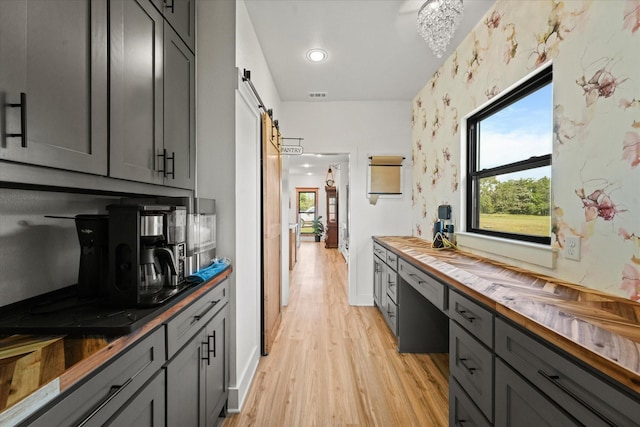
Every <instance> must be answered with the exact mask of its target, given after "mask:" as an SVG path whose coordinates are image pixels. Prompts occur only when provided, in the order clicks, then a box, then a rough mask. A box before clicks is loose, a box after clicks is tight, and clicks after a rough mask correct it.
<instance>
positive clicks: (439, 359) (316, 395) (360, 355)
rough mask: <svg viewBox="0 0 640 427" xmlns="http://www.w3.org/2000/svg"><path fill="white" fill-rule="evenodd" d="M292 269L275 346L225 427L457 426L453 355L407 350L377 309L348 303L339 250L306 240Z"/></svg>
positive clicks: (345, 269) (261, 362)
mask: <svg viewBox="0 0 640 427" xmlns="http://www.w3.org/2000/svg"><path fill="white" fill-rule="evenodd" d="M290 277H291V283H290V300H289V306H288V307H287V308H286V309H285V311H284V314H283V319H282V324H281V327H280V331H279V333H278V335H277V338H276V340H275V343H274V345H273V349H272V351H271V353H270V354H269V355H268V356H266V357H262V359H261V360H260V363H259V366H258V371H257V373H256V376H255V378H254V380H253V383H252V385H251V388H250V390H249V394H248V396H247V399H246V401H245V402H244V406H243V408H242V411H241V413H240V414H235V415H229V416H228V418H227V419H226V420H225V422H224V424H223V426H224V427H235V426H260V427H263V426H264V427H269V426H274V427H276V426H277V427H304V426H403V427H404V426H425V427H431V426H446V425H448V377H449V367H448V354H432V355H424V354H399V353H398V352H397V349H396V342H395V339H394V338H393V336H392V335H391V332H390V330H389V328H388V327H387V325H386V323H385V322H384V319H383V317H382V315H381V314H380V312H379V311H378V309H377V308H374V307H352V306H349V304H348V299H347V266H346V264H345V263H344V259H343V258H342V255H341V254H340V253H339V252H338V250H337V249H325V248H324V243H314V242H303V243H302V244H301V247H300V251H299V253H298V263H297V264H296V266H295V268H294V270H293V271H292V272H291V275H290Z"/></svg>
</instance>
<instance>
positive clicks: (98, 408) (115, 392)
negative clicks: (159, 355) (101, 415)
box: [78, 360, 153, 427]
mask: <svg viewBox="0 0 640 427" xmlns="http://www.w3.org/2000/svg"><path fill="white" fill-rule="evenodd" d="M152 363H153V360H149V361H148V362H147V363H145V364H144V366H143V367H142V368H140V369H139V370H138V372H136V373H135V374H133V376H132V377H131V378H129V379H128V380H126V381H125V382H124V383H122V384H121V385H112V386H111V388H110V389H109V393H108V394H107V396H106V397H105V398H104V399H103V400H102V401H101V402H100V403H98V404H97V405H96V406H95V407H94V409H93V411H91V413H90V414H89V415H88V416H87V417H86V418H85V419H84V420H82V422H81V423H80V424H78V427H82V426H84V425H86V424H87V423H89V422H90V421H91V418H93V417H94V415H96V414H97V413H98V412H100V411H101V410H102V408H104V407H105V406H107V405H108V404H109V402H111V401H112V400H113V399H115V398H116V396H117V395H118V394H120V392H121V391H122V390H124V389H125V388H127V386H128V385H129V384H131V381H133V379H134V378H135V377H137V376H138V374H139V373H140V372H142V371H144V370H145V369H146V368H148V367H149V365H151V364H152Z"/></svg>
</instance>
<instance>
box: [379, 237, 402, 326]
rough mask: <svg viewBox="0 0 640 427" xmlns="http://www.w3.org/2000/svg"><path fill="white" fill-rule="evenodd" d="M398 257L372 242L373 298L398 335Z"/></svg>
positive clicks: (388, 323)
mask: <svg viewBox="0 0 640 427" xmlns="http://www.w3.org/2000/svg"><path fill="white" fill-rule="evenodd" d="M397 269H398V257H397V256H396V255H395V254H394V253H393V252H391V251H387V250H386V249H385V248H384V247H383V246H382V245H380V244H378V243H375V242H374V243H373V299H374V302H375V303H376V305H377V306H378V308H379V309H380V312H381V313H382V315H383V316H384V320H385V321H386V322H387V325H388V326H389V329H391V332H393V335H394V336H398V311H399V310H398V273H397Z"/></svg>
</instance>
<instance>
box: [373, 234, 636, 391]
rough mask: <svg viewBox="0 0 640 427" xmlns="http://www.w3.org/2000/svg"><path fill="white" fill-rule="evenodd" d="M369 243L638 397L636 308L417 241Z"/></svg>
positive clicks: (399, 239) (401, 239)
mask: <svg viewBox="0 0 640 427" xmlns="http://www.w3.org/2000/svg"><path fill="white" fill-rule="evenodd" d="M374 240H375V241H377V242H378V243H381V244H382V245H383V246H385V247H386V248H387V249H390V250H391V251H393V252H395V253H396V254H398V255H399V256H401V257H403V258H405V259H407V260H408V261H409V262H411V263H412V264H414V265H416V266H419V267H422V269H424V270H425V271H428V272H429V273H432V274H433V275H434V276H436V277H438V278H440V279H441V280H443V281H444V282H446V283H447V284H449V285H450V286H452V287H453V288H456V289H458V290H460V291H461V292H463V293H465V294H467V295H468V296H470V297H472V298H474V299H476V300H478V301H480V302H482V303H484V304H485V305H487V306H489V307H490V308H492V309H494V310H495V312H496V313H498V314H499V315H502V316H503V317H505V318H508V319H510V320H511V321H513V322H515V323H517V324H519V325H521V326H522V327H523V328H525V329H527V330H528V331H530V332H532V333H534V334H536V335H538V336H540V337H541V338H543V339H545V340H547V341H549V342H550V343H552V344H555V345H556V346H557V347H559V348H561V349H562V350H564V351H566V352H567V353H569V354H571V355H573V356H574V357H576V358H577V359H580V360H581V361H583V362H584V363H586V364H587V365H589V366H591V367H593V368H595V369H597V370H599V371H601V372H603V373H604V374H606V375H608V376H610V377H612V378H614V379H616V380H617V381H619V382H620V383H622V384H624V385H625V386H627V387H629V388H631V389H632V390H634V391H636V392H638V393H640V321H639V319H640V304H638V303H636V302H634V301H630V300H628V299H624V298H620V297H616V296H613V295H609V294H606V293H604V292H600V291H597V290H594V289H589V288H586V287H583V286H579V285H576V284H572V283H568V282H564V281H562V280H559V279H556V278H552V277H549V276H543V275H539V274H536V273H533V272H530V271H527V270H523V269H520V268H517V267H512V266H509V265H507V264H502V263H499V262H495V261H491V260H488V259H485V258H482V257H479V256H475V255H472V254H469V253H464V252H461V251H453V250H435V249H432V248H431V242H429V241H425V240H423V239H419V238H416V237H386V236H385V237H377V236H376V237H374Z"/></svg>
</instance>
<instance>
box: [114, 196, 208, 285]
mask: <svg viewBox="0 0 640 427" xmlns="http://www.w3.org/2000/svg"><path fill="white" fill-rule="evenodd" d="M120 203H121V204H127V205H136V204H147V205H154V204H155V205H168V206H183V207H184V208H185V210H186V217H187V220H186V224H187V227H186V253H185V275H186V276H188V275H190V274H192V273H194V272H196V271H198V270H200V269H202V268H205V267H207V266H209V265H210V264H211V263H212V262H213V260H214V259H215V258H216V201H215V200H214V199H205V198H202V197H169V196H159V197H144V198H123V199H121V200H120Z"/></svg>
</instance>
